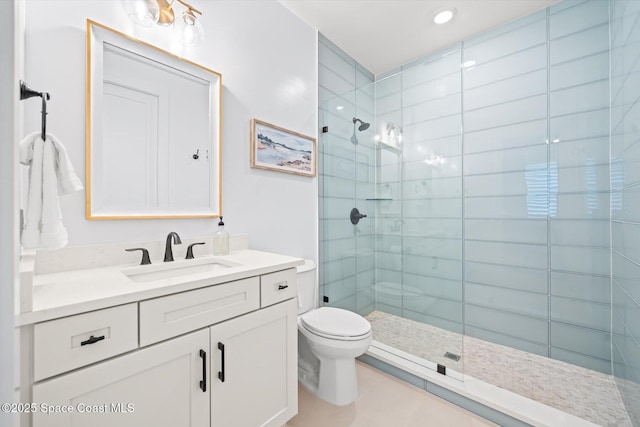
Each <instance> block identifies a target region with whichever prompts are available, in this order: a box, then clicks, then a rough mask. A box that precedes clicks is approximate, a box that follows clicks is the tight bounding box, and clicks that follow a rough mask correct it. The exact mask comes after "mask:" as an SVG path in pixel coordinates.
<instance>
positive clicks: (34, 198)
mask: <svg viewBox="0 0 640 427" xmlns="http://www.w3.org/2000/svg"><path fill="white" fill-rule="evenodd" d="M20 162H21V163H22V164H25V165H30V170H29V190H28V195H27V212H26V215H25V218H26V220H25V227H24V230H23V232H22V245H23V246H24V247H25V248H51V249H54V248H61V247H64V246H66V245H67V243H68V234H67V230H66V229H65V228H64V225H63V224H62V214H61V212H60V204H59V202H58V192H59V193H60V194H67V193H70V192H73V191H79V190H82V188H83V187H82V184H81V183H80V180H79V179H78V177H77V176H76V174H75V172H74V170H73V166H72V165H71V161H70V160H69V158H68V156H67V152H66V149H65V148H64V145H62V143H61V142H60V141H59V140H58V139H57V138H56V137H54V136H53V135H47V139H46V141H43V140H42V138H41V136H40V132H36V133H33V134H31V135H29V136H27V137H26V138H24V140H22V142H21V143H20Z"/></svg>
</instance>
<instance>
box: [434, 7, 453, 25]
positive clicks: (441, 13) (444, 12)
mask: <svg viewBox="0 0 640 427" xmlns="http://www.w3.org/2000/svg"><path fill="white" fill-rule="evenodd" d="M454 14H455V9H453V8H451V9H449V8H443V9H438V10H437V11H436V13H435V15H434V16H433V22H435V23H436V24H446V23H447V22H449V21H451V18H453V15H454Z"/></svg>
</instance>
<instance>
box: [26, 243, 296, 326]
mask: <svg viewBox="0 0 640 427" xmlns="http://www.w3.org/2000/svg"><path fill="white" fill-rule="evenodd" d="M215 258H219V259H220V260H224V261H227V262H229V263H230V264H238V265H234V266H230V267H228V268H224V269H220V270H216V271H211V272H203V273H194V274H189V275H188V276H182V277H176V278H167V279H160V280H155V281H152V282H135V281H133V280H131V279H130V278H129V277H127V276H126V275H125V274H123V272H122V271H123V270H126V269H128V268H132V267H135V266H136V265H137V264H127V265H117V266H105V267H99V268H87V269H78V270H72V271H61V272H54V273H46V274H35V275H34V276H33V306H32V310H31V311H30V312H25V313H22V314H19V315H18V316H16V325H17V326H20V325H28V324H32V323H37V322H43V321H46V320H51V319H55V318H59V317H64V316H71V315H74V314H79V313H84V312H87V311H93V310H99V309H102V308H107V307H113V306H117V305H122V304H127V303H131V302H137V301H142V300H145V299H150V298H156V297H160V296H164V295H169V294H173V293H177V292H184V291H189V290H192V289H197V288H202V287H206V286H211V285H216V284H220V283H225V282H231V281H234V280H239V279H243V278H245V277H251V276H257V275H261V274H266V273H272V272H275V271H279V270H284V269H287V268H291V267H295V266H297V265H302V264H303V263H304V260H303V259H301V258H295V257H290V256H285V255H278V254H273V253H269V252H260V251H255V250H249V249H244V250H236V251H232V252H231V253H230V254H229V255H224V256H218V257H215ZM176 262H183V263H184V262H185V261H176Z"/></svg>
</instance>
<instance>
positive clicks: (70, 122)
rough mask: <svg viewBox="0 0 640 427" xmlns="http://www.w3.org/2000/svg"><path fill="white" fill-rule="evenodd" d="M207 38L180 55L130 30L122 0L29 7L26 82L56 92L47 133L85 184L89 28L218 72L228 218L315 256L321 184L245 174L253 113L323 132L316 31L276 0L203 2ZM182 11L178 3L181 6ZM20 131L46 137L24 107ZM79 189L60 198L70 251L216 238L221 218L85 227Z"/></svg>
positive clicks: (156, 31)
mask: <svg viewBox="0 0 640 427" xmlns="http://www.w3.org/2000/svg"><path fill="white" fill-rule="evenodd" d="M194 6H195V7H197V8H199V9H201V10H202V11H203V16H202V18H201V19H202V24H203V26H204V28H205V32H206V40H205V42H204V43H203V44H202V45H200V46H198V47H195V48H191V49H185V48H182V47H180V46H179V45H178V44H177V43H175V42H174V40H173V36H172V31H171V29H165V28H161V27H157V26H155V27H153V28H149V29H146V28H142V27H138V26H135V25H134V24H133V23H132V22H131V21H129V20H128V18H127V17H126V16H125V14H124V12H123V10H122V7H121V3H120V1H118V0H108V1H106V0H98V1H95V0H92V1H87V0H85V1H74V0H67V1H62V0H50V1H38V0H26V52H25V53H26V57H25V61H26V63H25V64H26V65H25V67H26V79H27V81H28V83H29V84H30V85H31V87H33V88H35V89H37V90H45V91H48V92H50V93H51V97H52V98H51V101H50V102H49V106H48V110H49V113H50V114H49V117H48V121H47V129H48V131H50V132H51V133H53V134H55V135H56V136H58V137H59V138H60V140H61V141H62V142H63V143H65V144H66V146H67V149H68V151H69V154H70V157H71V160H72V162H73V164H74V165H75V168H76V171H77V172H78V175H79V176H80V178H81V180H83V181H84V175H85V171H84V167H85V162H84V155H85V145H84V144H85V27H86V19H87V18H88V19H92V20H94V21H97V22H100V23H102V24H105V25H107V26H110V27H111V28H114V29H116V30H118V31H121V32H124V33H126V34H129V35H132V36H134V37H137V38H139V39H142V40H144V41H147V42H149V43H152V44H154V45H156V46H159V47H161V48H163V49H165V50H168V51H170V52H173V53H175V54H177V55H180V56H183V57H185V58H187V59H190V60H192V61H195V62H198V63H200V64H202V65H203V66H205V67H208V68H211V69H213V70H216V71H218V72H220V73H222V82H223V98H222V128H223V136H222V144H223V213H224V218H225V223H226V225H227V227H226V228H227V230H228V231H229V232H231V233H237V232H247V233H249V236H250V240H251V247H252V248H255V249H261V250H268V251H273V252H279V253H283V254H287V255H294V256H303V257H306V258H311V259H316V254H317V241H318V237H317V197H318V185H317V179H316V178H314V179H310V178H306V177H301V176H291V175H287V174H281V173H276V172H270V171H261V170H257V169H251V168H250V167H249V121H250V119H251V118H252V117H255V118H258V119H261V120H265V121H267V122H270V123H274V124H276V125H279V126H282V127H285V128H288V129H291V130H294V131H297V132H301V133H304V134H306V135H311V136H314V137H315V136H316V133H317V132H316V115H317V111H316V110H317V103H316V87H317V71H316V70H317V65H316V61H317V60H316V49H317V48H316V44H317V41H316V32H315V31H314V30H313V29H312V28H311V27H309V26H307V25H306V24H305V23H303V22H302V21H301V20H300V19H299V18H297V17H296V16H294V15H293V14H292V13H291V12H289V11H288V9H286V8H284V7H283V6H282V5H280V4H279V3H277V2H276V1H239V0H235V1H211V0H208V1H204V0H200V1H196V2H195V3H194ZM176 8H179V6H176ZM29 104H30V105H28V106H27V109H26V112H25V114H26V117H25V122H26V124H25V129H24V132H25V133H26V132H33V131H34V130H37V129H39V126H40V118H39V111H40V105H39V103H38V102H37V101H32V102H29ZM84 197H85V195H84V192H81V193H77V194H72V195H68V196H64V197H62V198H61V208H62V214H63V216H64V222H65V225H66V227H67V229H68V231H69V243H70V245H83V244H90V243H98V242H126V241H136V240H148V239H152V240H153V239H162V238H164V236H166V234H167V233H168V232H169V231H177V232H178V233H179V234H181V235H183V236H185V237H188V236H196V235H202V234H211V233H214V232H215V230H216V224H217V219H208V220H207V219H181V220H135V221H134V220H131V221H122V220H117V221H116V220H113V221H87V220H86V219H85V217H84V212H85V199H84Z"/></svg>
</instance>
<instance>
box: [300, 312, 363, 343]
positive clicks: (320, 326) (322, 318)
mask: <svg viewBox="0 0 640 427" xmlns="http://www.w3.org/2000/svg"><path fill="white" fill-rule="evenodd" d="M300 323H301V324H302V326H303V327H304V328H305V329H306V330H307V331H309V332H311V333H312V334H314V335H318V336H321V337H324V338H329V339H334V340H343V341H357V340H362V339H364V338H367V336H368V335H369V334H370V333H371V324H370V323H369V322H368V321H367V319H365V318H364V317H362V316H360V315H358V314H356V313H353V312H351V311H348V310H343V309H340V308H334V307H321V308H318V309H316V310H312V311H311V312H309V313H305V314H303V315H302V316H300Z"/></svg>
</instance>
